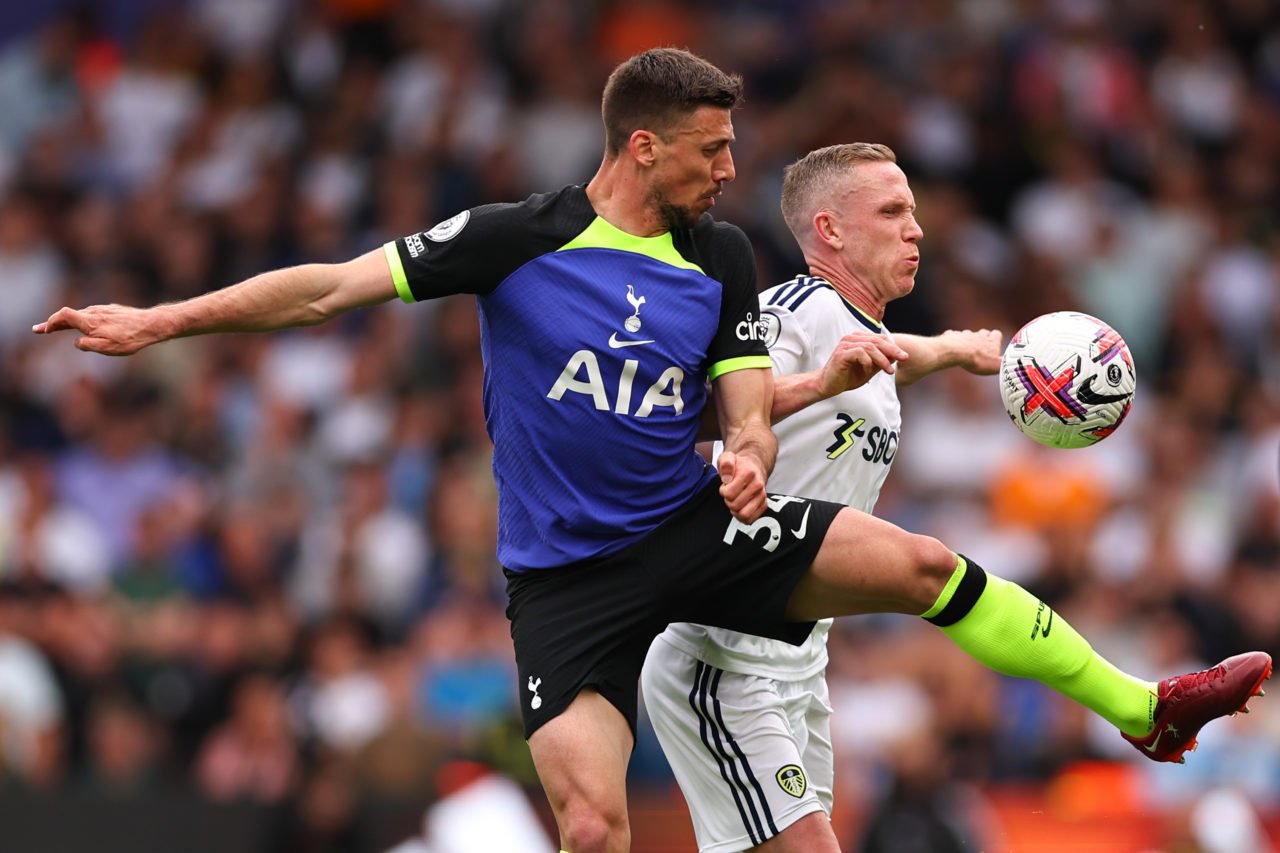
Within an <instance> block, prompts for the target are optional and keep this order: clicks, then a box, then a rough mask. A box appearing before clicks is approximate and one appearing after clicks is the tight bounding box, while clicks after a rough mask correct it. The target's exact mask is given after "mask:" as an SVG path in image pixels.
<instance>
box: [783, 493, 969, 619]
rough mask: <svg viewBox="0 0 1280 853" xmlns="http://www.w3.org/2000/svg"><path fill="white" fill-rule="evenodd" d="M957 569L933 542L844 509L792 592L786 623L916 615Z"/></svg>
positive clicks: (930, 603)
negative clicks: (888, 614) (863, 616)
mask: <svg viewBox="0 0 1280 853" xmlns="http://www.w3.org/2000/svg"><path fill="white" fill-rule="evenodd" d="M955 568H956V555H955V553H954V552H953V551H951V549H949V548H947V546H945V545H943V544H942V543H941V542H939V541H938V540H937V539H934V538H933V537H931V536H920V535H918V534H915V533H909V532H907V531H906V530H903V529H902V528H901V527H898V526H897V525H895V524H892V523H890V522H888V521H885V520H883V519H880V518H876V517H875V516H873V515H868V514H867V513H864V512H859V511H858V510H855V509H850V508H845V509H842V510H840V512H839V514H838V515H836V518H835V521H834V522H832V524H831V527H830V528H829V529H828V530H827V535H826V537H825V538H824V539H823V541H822V547H821V548H820V549H819V551H818V555H817V557H815V558H814V561H813V565H812V566H811V567H810V569H809V571H808V572H806V573H805V574H804V575H803V576H802V577H801V579H800V582H799V583H797V584H796V587H795V589H794V590H793V591H792V593H791V598H790V600H789V601H788V603H787V618H789V619H794V620H796V621H809V620H814V619H822V618H825V617H828V616H846V615H854V614H858V613H908V614H912V615H918V614H920V613H923V612H925V611H926V610H927V609H929V608H930V607H931V606H933V604H934V602H935V601H937V599H938V596H939V595H940V594H942V592H943V590H944V588H945V587H946V585H947V584H948V582H950V580H951V577H952V575H953V574H954V573H955Z"/></svg>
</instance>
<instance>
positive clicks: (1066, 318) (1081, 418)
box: [1000, 311, 1138, 448]
mask: <svg viewBox="0 0 1280 853" xmlns="http://www.w3.org/2000/svg"><path fill="white" fill-rule="evenodd" d="M1137 381H1138V377H1137V373H1136V372H1135V371H1134V367H1133V356H1131V355H1130V354H1129V347H1128V346H1126V345H1125V342H1124V339H1123V338H1121V337H1120V335H1119V333H1117V332H1116V330H1115V329H1112V328H1111V327H1110V326H1108V325H1107V324H1106V323H1104V322H1102V321H1101V320H1099V319H1098V318H1096V317H1090V316H1089V315H1088V314H1081V313H1079V312H1077V311H1055V312H1053V313H1051V314H1042V315H1041V316H1039V317H1036V318H1035V319H1034V320H1032V321H1031V322H1029V323H1027V324H1026V325H1025V326H1023V327H1022V328H1021V329H1019V330H1018V332H1017V333H1016V334H1015V335H1014V336H1013V337H1012V338H1011V339H1010V340H1009V345H1008V346H1007V347H1006V348H1005V351H1004V356H1003V358H1002V359H1001V362H1000V398H1001V400H1002V402H1003V403H1004V409H1005V411H1006V412H1007V413H1008V414H1009V418H1010V420H1012V421H1013V424H1014V426H1016V427H1017V428H1018V429H1019V430H1021V431H1022V433H1023V434H1024V435H1026V436H1028V437H1030V438H1032V439H1034V440H1035V441H1037V442H1039V443H1040V444H1043V445H1045V446H1047V447H1060V448H1074V447H1088V446H1089V445H1091V444H1097V443H1098V442H1099V441H1102V439H1104V438H1106V437H1107V436H1109V435H1111V433H1113V432H1115V431H1116V429H1117V428H1119V426H1120V424H1121V423H1122V422H1123V421H1124V419H1125V416H1126V415H1128V414H1129V408H1130V406H1132V405H1133V395H1134V392H1135V390H1136V388H1137Z"/></svg>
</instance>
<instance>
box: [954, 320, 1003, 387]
mask: <svg viewBox="0 0 1280 853" xmlns="http://www.w3.org/2000/svg"><path fill="white" fill-rule="evenodd" d="M948 334H950V335H953V336H954V341H955V346H956V349H957V351H958V352H960V353H961V358H960V362H959V364H960V366H961V367H963V368H964V369H965V370H967V371H969V372H970V373H975V374H977V375H978V376H990V375H992V374H994V373H999V372H1000V342H1001V339H1002V338H1003V337H1004V336H1003V335H1002V334H1001V333H1000V331H999V330H997V329H978V330H977V331H976V332H975V331H963V332H957V331H951V332H948Z"/></svg>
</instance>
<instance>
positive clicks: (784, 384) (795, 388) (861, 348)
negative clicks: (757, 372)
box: [770, 332, 909, 424]
mask: <svg viewBox="0 0 1280 853" xmlns="http://www.w3.org/2000/svg"><path fill="white" fill-rule="evenodd" d="M908 357H909V354H908V353H907V351H906V350H905V349H904V348H903V347H900V346H898V344H897V343H896V342H895V341H891V340H889V339H888V338H886V337H885V336H883V335H875V334H871V333H870V332H851V333H849V334H847V335H845V336H844V337H843V338H841V339H840V342H839V343H838V344H836V348H835V349H834V350H832V351H831V355H830V356H828V357H827V362H826V364H824V365H823V366H822V369H821V370H814V371H810V372H807V373H790V374H784V375H782V376H777V377H775V378H774V386H773V409H772V411H771V412H770V415H771V417H772V422H773V423H775V424H776V423H777V422H778V421H780V420H782V419H783V418H785V417H788V416H790V415H794V414H795V413H796V412H798V411H800V410H801V409H803V408H804V407H806V406H810V405H813V404H814V403H817V402H819V401H821V400H825V399H827V398H828V397H834V396H835V395H836V394H839V393H842V392H844V391H852V390H853V389H854V388H859V387H861V386H863V385H865V384H867V382H869V381H870V380H871V378H872V377H873V376H875V375H876V374H877V373H880V372H881V371H883V372H885V373H894V372H895V371H897V370H898V367H897V363H898V362H899V361H901V360H902V359H905V358H908Z"/></svg>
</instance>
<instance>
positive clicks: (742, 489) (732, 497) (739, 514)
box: [716, 450, 769, 523]
mask: <svg viewBox="0 0 1280 853" xmlns="http://www.w3.org/2000/svg"><path fill="white" fill-rule="evenodd" d="M716 468H717V469H718V470H719V471H720V497H722V498H724V504H725V506H727V507H728V508H729V512H731V513H733V517H734V518H736V519H738V520H739V521H743V522H747V523H751V522H753V521H755V520H756V519H757V518H759V517H760V516H761V515H763V514H764V511H765V507H766V506H768V500H769V496H768V494H767V493H766V492H765V481H766V476H765V471H764V468H763V467H761V465H760V462H759V460H757V459H756V458H755V457H753V456H751V455H750V454H737V453H734V452H733V451H730V450H725V451H723V452H721V454H720V458H719V459H718V460H717V462H716Z"/></svg>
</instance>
